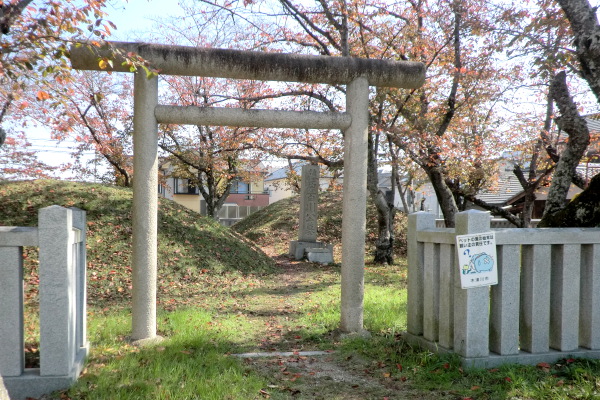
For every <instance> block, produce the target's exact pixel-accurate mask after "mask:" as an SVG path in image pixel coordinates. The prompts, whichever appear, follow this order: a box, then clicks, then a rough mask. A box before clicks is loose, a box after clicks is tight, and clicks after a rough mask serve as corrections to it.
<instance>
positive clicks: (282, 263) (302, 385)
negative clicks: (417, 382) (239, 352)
mask: <svg viewBox="0 0 600 400" xmlns="http://www.w3.org/2000/svg"><path fill="white" fill-rule="evenodd" d="M264 250H265V251H266V252H267V254H269V253H271V254H270V255H271V256H272V257H273V259H275V261H276V262H277V264H278V267H279V268H280V270H281V272H280V273H279V274H278V275H277V279H276V281H274V282H273V283H272V286H270V287H267V288H266V289H267V290H270V291H271V296H272V298H271V299H270V300H269V301H267V303H270V302H271V303H272V304H271V306H272V305H274V307H272V309H273V310H276V312H273V313H272V314H271V315H269V313H263V315H261V317H262V318H263V321H266V322H264V323H265V324H266V330H265V332H264V337H263V338H262V339H261V342H260V344H259V346H258V347H257V348H256V349H255V351H257V352H284V351H291V352H292V355H290V356H281V355H272V356H263V357H247V358H244V362H245V363H246V365H248V366H249V367H251V368H252V369H254V370H256V371H257V372H259V373H260V374H261V375H263V376H267V377H269V387H268V388H266V389H265V391H264V393H262V395H263V397H265V398H274V399H278V398H293V399H440V398H452V397H446V395H445V394H444V393H431V394H429V393H423V392H419V391H415V390H414V389H412V388H411V387H410V384H408V383H406V382H403V381H402V380H400V379H397V378H391V377H389V374H387V375H386V374H384V373H377V372H376V371H375V372H374V371H373V369H372V368H370V366H369V361H367V360H361V359H358V358H357V357H355V356H350V357H347V358H346V359H340V355H338V354H336V353H334V352H331V353H328V352H325V354H323V355H318V356H315V355H310V356H307V355H304V354H305V353H304V352H306V351H309V350H316V348H311V345H310V343H308V344H307V343H306V342H303V341H294V340H293V336H292V335H293V333H294V332H293V329H290V326H293V324H294V321H293V320H294V315H295V313H296V307H297V305H298V304H297V302H298V301H299V300H298V299H299V298H301V295H302V293H303V292H306V291H308V290H309V289H314V288H315V287H317V286H318V285H320V284H323V285H327V283H328V282H330V281H331V280H332V279H337V271H336V270H335V269H334V268H333V267H322V266H316V265H315V264H312V263H306V262H296V261H292V260H290V259H288V258H287V257H285V256H280V255H274V254H272V253H273V251H272V249H269V248H267V249H264ZM263 300H264V298H263ZM261 307H262V309H263V310H265V309H267V308H269V304H262V305H261ZM252 308H253V306H252V305H251V306H250V310H249V312H250V313H253V310H252ZM332 339H333V337H332Z"/></svg>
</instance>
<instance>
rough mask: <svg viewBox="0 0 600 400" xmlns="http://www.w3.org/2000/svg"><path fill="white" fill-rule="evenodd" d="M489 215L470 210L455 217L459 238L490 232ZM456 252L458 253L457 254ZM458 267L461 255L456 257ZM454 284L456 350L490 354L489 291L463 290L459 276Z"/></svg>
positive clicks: (478, 354) (485, 288)
mask: <svg viewBox="0 0 600 400" xmlns="http://www.w3.org/2000/svg"><path fill="white" fill-rule="evenodd" d="M489 230H490V215H489V213H487V212H482V211H477V210H468V211H463V212H460V213H458V214H456V229H455V232H456V234H457V235H468V234H472V233H482V232H488V231H489ZM455 253H456V252H455ZM454 257H455V258H456V262H455V265H458V254H455V255H454ZM454 276H455V281H454V351H455V352H456V353H458V354H459V355H461V356H463V357H487V356H488V355H489V326H490V313H489V309H490V288H489V286H484V287H477V288H470V289H461V284H460V274H455V275H454Z"/></svg>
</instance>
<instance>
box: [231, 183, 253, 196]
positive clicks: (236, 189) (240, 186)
mask: <svg viewBox="0 0 600 400" xmlns="http://www.w3.org/2000/svg"><path fill="white" fill-rule="evenodd" d="M231 193H233V194H244V193H250V185H249V184H247V183H246V182H242V181H234V182H232V184H231Z"/></svg>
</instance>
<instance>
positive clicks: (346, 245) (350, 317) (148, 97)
mask: <svg viewBox="0 0 600 400" xmlns="http://www.w3.org/2000/svg"><path fill="white" fill-rule="evenodd" d="M110 44H111V46H113V47H114V48H117V49H120V50H121V51H123V52H124V53H125V54H127V53H129V52H134V53H137V54H139V55H140V56H141V57H143V58H144V59H145V60H147V61H148V62H149V64H150V66H151V67H152V68H155V69H157V70H158V71H159V74H163V75H184V76H202V77H216V78H233V79H252V80H265V81H287V82H305V83H324V84H330V85H339V84H342V85H347V87H346V111H345V112H339V113H333V112H313V111H276V110H256V109H252V110H243V109H231V108H204V107H195V106H187V107H177V106H165V105H159V104H158V78H157V77H156V76H154V77H152V78H147V77H146V74H145V73H144V72H143V71H141V72H137V73H135V78H134V119H133V126H134V134H133V153H134V157H133V169H134V179H133V256H132V270H133V272H132V284H133V290H132V327H133V332H132V339H133V340H138V341H142V342H143V341H146V340H153V339H154V338H156V274H157V272H156V271H157V254H156V248H157V231H158V227H157V203H158V199H157V192H156V191H157V189H156V188H157V187H158V139H157V138H158V124H159V123H168V124H191V125H220V126H248V127H261V128H305V129H306V128H307V129H341V130H343V131H344V182H343V190H344V192H343V203H342V204H343V214H342V279H341V282H342V290H341V323H340V329H341V331H342V332H346V333H359V332H361V331H362V330H363V294H364V261H365V252H364V248H365V225H366V199H367V185H366V183H367V135H368V124H369V112H368V106H369V85H371V86H379V87H398V88H418V87H420V86H421V85H422V84H423V82H424V80H425V67H424V65H423V64H422V63H417V62H407V61H388V60H373V59H361V58H352V57H329V56H307V55H296V54H281V53H262V52H249V51H239V50H225V49H207V48H196V47H184V46H166V45H157V44H147V43H125V42H112V43H110ZM103 57H107V58H109V59H110V58H114V56H113V52H112V51H110V50H109V49H108V47H104V48H102V49H99V48H96V47H94V46H79V47H72V48H71V63H72V66H73V68H74V69H80V70H96V71H109V70H112V71H116V72H130V71H129V68H128V67H126V66H121V62H122V61H123V60H122V59H118V57H117V59H116V60H115V62H114V68H107V69H101V68H100V67H99V59H100V58H103Z"/></svg>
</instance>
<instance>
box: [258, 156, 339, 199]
mask: <svg viewBox="0 0 600 400" xmlns="http://www.w3.org/2000/svg"><path fill="white" fill-rule="evenodd" d="M305 164H306V163H305V162H297V163H295V164H293V166H292V168H293V170H294V172H295V173H296V174H297V175H298V176H301V175H302V166H303V165H305ZM324 171H325V168H324V167H322V168H321V177H320V179H319V184H320V187H321V190H327V188H329V185H330V184H331V183H332V180H333V179H334V178H333V177H332V176H331V175H328V174H326V173H324ZM289 173H290V167H289V166H285V167H282V168H278V169H276V170H274V171H273V172H271V173H270V174H268V175H267V176H266V177H265V179H264V185H265V190H266V191H268V192H269V204H271V203H275V202H276V201H279V200H282V199H285V198H288V197H291V196H293V195H294V194H295V193H296V192H295V189H294V188H293V187H292V186H291V185H290V183H289V181H288V175H289Z"/></svg>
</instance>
